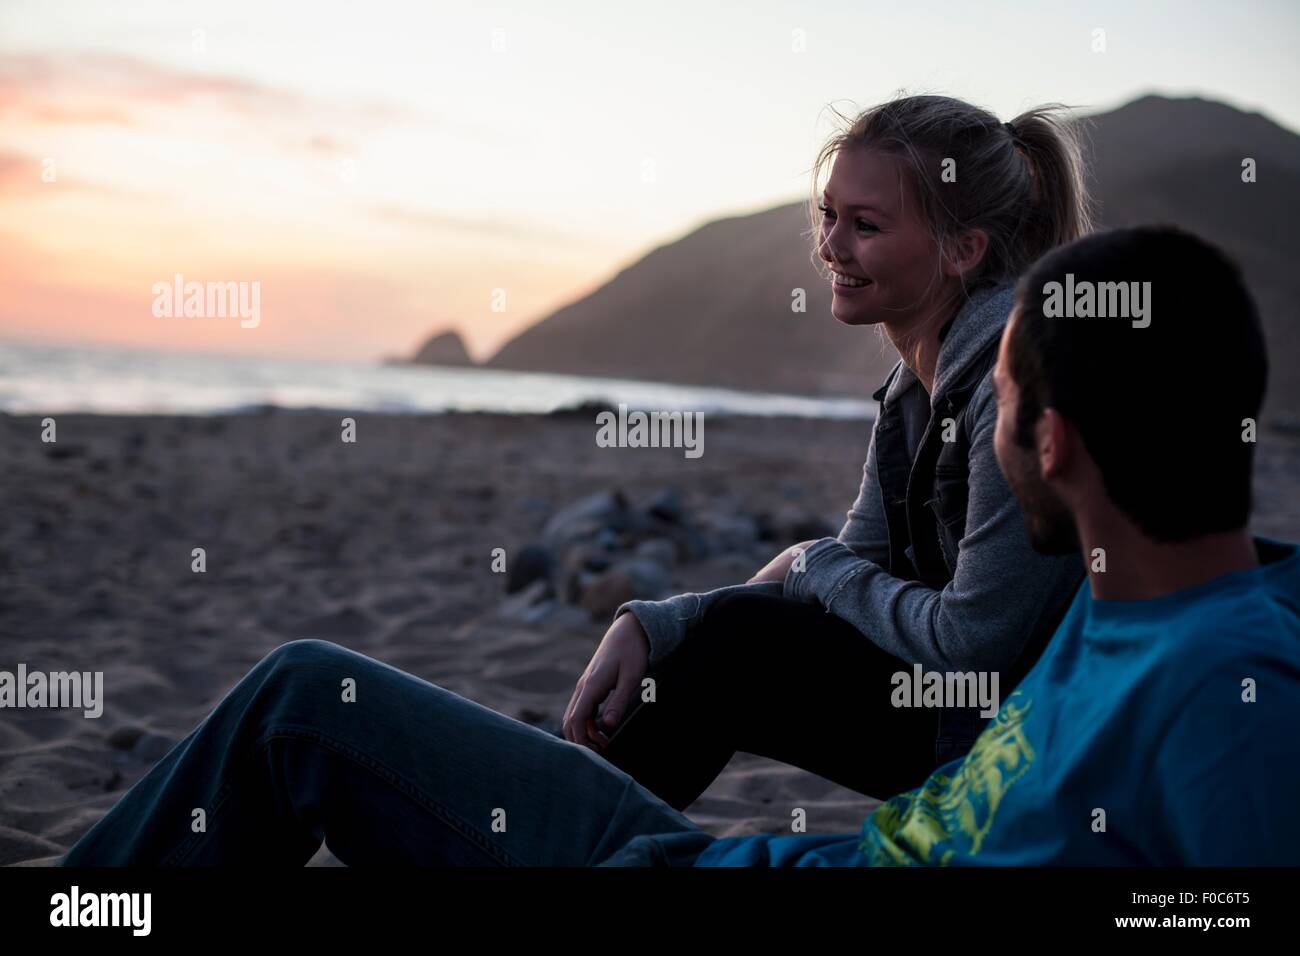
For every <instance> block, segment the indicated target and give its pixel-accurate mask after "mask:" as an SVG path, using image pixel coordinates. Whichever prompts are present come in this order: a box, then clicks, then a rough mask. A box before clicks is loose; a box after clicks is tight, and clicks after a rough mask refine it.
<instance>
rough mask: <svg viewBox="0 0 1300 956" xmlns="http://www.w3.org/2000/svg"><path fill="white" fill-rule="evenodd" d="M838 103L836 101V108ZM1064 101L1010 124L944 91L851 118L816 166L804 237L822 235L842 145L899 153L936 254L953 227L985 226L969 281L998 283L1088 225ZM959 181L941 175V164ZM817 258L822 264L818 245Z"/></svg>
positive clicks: (1077, 151) (1079, 161)
mask: <svg viewBox="0 0 1300 956" xmlns="http://www.w3.org/2000/svg"><path fill="white" fill-rule="evenodd" d="M832 109H833V110H834V108H833V107H832ZM1067 109H1068V108H1067V107H1065V106H1062V105H1060V104H1055V103H1053V104H1048V105H1044V106H1037V107H1034V108H1033V109H1031V110H1028V111H1026V112H1024V113H1021V114H1020V115H1019V116H1017V117H1016V118H1015V119H1014V120H1012V121H1011V122H1010V123H1006V124H1004V123H1002V122H1001V121H1000V120H999V119H998V118H997V117H996V116H994V115H993V114H992V113H990V112H988V111H987V110H984V109H981V108H979V107H978V106H972V105H971V104H970V103H966V102H963V101H962V100H958V99H953V98H952V97H947V96H929V95H927V96H902V97H899V98H897V99H893V100H890V101H889V102H887V103H881V104H880V105H878V106H873V107H871V108H870V109H868V110H865V111H864V112H862V113H860V114H859V115H858V116H857V117H856V118H854V119H852V120H849V118H848V117H845V116H844V115H843V114H841V113H840V112H839V111H838V110H834V112H835V114H836V116H837V117H839V119H840V120H841V121H842V126H841V129H840V130H839V131H838V132H836V133H835V134H834V135H833V136H832V137H831V138H830V139H829V140H828V141H827V142H826V144H825V145H824V146H823V147H822V148H821V151H820V152H819V153H818V154H817V160H816V162H815V163H814V165H813V171H812V172H813V175H812V188H813V195H812V203H811V204H810V209H809V212H810V216H811V221H812V228H811V233H810V235H811V236H812V237H813V240H814V243H818V242H819V241H820V227H821V214H820V212H819V211H818V209H817V206H818V204H819V203H820V201H821V199H820V189H819V186H818V183H819V180H820V178H821V175H822V173H823V171H824V170H825V169H826V168H827V166H828V164H829V163H830V162H831V161H832V160H833V159H834V158H835V157H836V156H837V155H838V154H839V153H840V152H841V151H842V150H844V149H846V148H850V147H857V146H863V147H867V148H869V149H875V150H881V151H883V152H885V153H888V154H891V155H893V156H895V157H897V158H898V159H899V160H901V162H902V165H903V168H904V169H906V170H907V171H908V172H909V173H910V176H909V178H910V180H911V183H910V185H911V187H912V190H911V192H912V194H914V195H915V196H916V197H917V199H918V200H919V202H920V205H921V209H922V213H923V215H924V218H925V220H926V221H927V222H928V223H929V224H930V228H931V230H932V233H933V236H934V239H935V242H936V243H937V245H938V248H939V250H940V252H941V254H942V253H943V252H944V251H945V250H946V249H947V248H949V244H950V242H951V241H952V239H953V238H955V237H956V236H957V235H958V234H960V233H962V232H965V231H967V230H970V229H981V230H983V231H984V232H985V234H987V236H988V248H987V249H986V251H985V253H984V258H983V260H982V261H981V262H980V265H979V266H978V267H977V268H976V270H975V272H974V273H973V274H972V275H969V276H965V277H964V282H965V284H966V285H967V286H970V285H976V284H980V283H983V282H1001V281H1005V280H1007V279H1012V278H1014V277H1015V276H1018V275H1019V274H1020V273H1021V272H1023V271H1024V270H1025V269H1026V268H1027V267H1028V266H1029V264H1030V263H1032V262H1033V261H1034V260H1035V259H1037V258H1038V257H1039V256H1041V255H1043V254H1044V253H1045V252H1047V251H1048V250H1050V249H1053V248H1055V247H1056V246H1059V245H1063V244H1065V243H1067V242H1071V241H1073V240H1075V239H1077V238H1079V237H1080V236H1083V235H1086V234H1087V233H1089V232H1091V231H1092V230H1093V213H1092V204H1091V199H1090V197H1089V192H1088V185H1087V182H1086V177H1085V173H1084V162H1083V156H1082V150H1081V148H1080V141H1079V133H1078V126H1077V122H1076V121H1074V120H1072V119H1071V118H1070V117H1069V116H1068V115H1065V114H1066V113H1067ZM948 159H951V160H953V161H954V163H955V165H952V166H951V168H952V169H953V171H954V172H955V174H956V176H955V179H954V180H953V181H951V182H944V181H943V178H942V177H943V172H944V168H945V166H947V165H949V164H946V163H945V162H944V161H945V160H948ZM813 261H814V263H817V264H820V258H819V257H818V256H817V254H816V245H814V256H813Z"/></svg>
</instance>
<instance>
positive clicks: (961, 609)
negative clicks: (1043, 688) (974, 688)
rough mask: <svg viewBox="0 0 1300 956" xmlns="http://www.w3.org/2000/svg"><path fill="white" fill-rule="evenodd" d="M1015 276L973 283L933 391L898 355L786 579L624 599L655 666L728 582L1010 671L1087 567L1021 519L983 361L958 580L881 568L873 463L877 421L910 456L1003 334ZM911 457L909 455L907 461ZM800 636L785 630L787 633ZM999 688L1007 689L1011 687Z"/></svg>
mask: <svg viewBox="0 0 1300 956" xmlns="http://www.w3.org/2000/svg"><path fill="white" fill-rule="evenodd" d="M1012 299H1013V291H1012V286H1011V284H1010V283H1003V284H1001V285H998V286H990V287H985V288H983V289H979V290H977V291H974V292H972V293H971V296H970V298H969V299H968V301H967V302H966V303H965V305H963V307H962V308H961V310H960V311H959V312H958V314H957V316H956V318H955V319H954V321H953V322H952V323H951V324H950V326H949V328H948V331H947V334H946V335H945V336H944V337H943V341H942V344H941V345H940V349H939V356H938V361H937V363H936V367H935V379H934V382H935V388H934V396H933V398H932V397H931V396H930V395H928V394H927V393H926V391H925V388H924V386H923V385H922V384H921V382H920V380H919V379H917V377H916V375H915V374H913V373H912V371H911V370H910V369H908V368H907V367H906V366H904V365H902V364H901V363H900V367H896V368H895V372H894V373H893V374H892V375H891V380H890V383H889V387H888V390H887V391H886V392H885V394H884V396H883V400H882V403H881V409H880V414H879V415H878V416H877V419H876V424H875V426H874V427H873V429H872V437H871V441H870V442H869V444H868V447H867V459H866V463H865V464H864V465H863V469H862V485H861V488H860V490H859V492H858V496H857V499H856V500H855V501H854V502H853V506H852V507H851V508H850V509H849V510H848V513H847V516H848V520H847V522H846V523H845V524H844V527H843V529H842V530H841V531H840V533H839V535H838V536H837V537H834V538H822V539H820V540H818V541H817V542H815V543H813V544H812V545H810V546H809V547H808V548H807V549H806V551H805V554H804V564H805V567H804V570H802V571H799V570H795V569H794V568H792V569H791V571H790V573H789V574H787V575H786V578H785V581H784V582H763V583H759V584H736V585H730V586H727V587H722V588H716V589H714V590H712V591H707V592H704V593H689V594H679V595H677V596H676V597H672V598H668V599H666V600H662V601H639V600H638V601H628V602H626V603H624V604H622V605H620V606H619V608H618V609H617V611H616V612H615V614H614V617H615V618H617V617H618V616H619V615H620V614H623V613H625V612H631V613H632V614H635V615H636V617H637V620H638V621H639V622H640V624H641V627H642V628H643V629H644V630H645V632H646V635H647V637H648V638H649V641H650V661H649V663H650V666H651V667H652V668H653V667H657V666H658V665H660V664H661V663H662V662H663V661H664V660H665V659H666V658H667V657H668V656H669V655H670V654H671V653H672V652H673V651H674V650H675V649H676V648H677V647H678V646H679V645H680V644H681V642H682V640H683V638H684V637H685V636H686V634H687V632H688V630H689V629H690V628H691V627H692V626H693V625H695V624H697V623H698V622H699V621H700V620H701V619H702V618H703V617H704V615H705V614H706V612H707V611H708V609H709V607H710V605H712V604H713V603H714V601H716V600H717V599H718V598H719V597H721V596H723V595H725V594H731V593H735V592H752V593H755V594H769V595H784V596H785V597H787V598H793V599H796V600H801V601H809V602H817V603H819V604H820V605H821V606H822V607H824V608H825V609H826V611H827V612H828V613H830V614H834V615H835V616H837V617H839V618H842V619H843V620H845V621H847V622H848V623H849V624H851V625H853V627H854V628H855V629H856V630H858V631H859V632H860V633H861V634H862V635H863V636H864V638H865V639H866V640H870V641H872V642H874V643H875V644H876V645H878V646H879V647H880V648H882V649H883V650H885V651H887V652H888V653H890V654H893V655H894V656H895V657H898V658H900V659H901V660H903V661H906V662H909V663H912V662H915V663H919V664H921V665H922V666H923V667H924V668H926V669H927V670H937V671H948V672H951V671H961V672H965V671H1006V670H1008V669H1009V668H1010V667H1011V665H1012V664H1013V662H1014V661H1015V660H1016V658H1017V657H1018V656H1019V654H1020V651H1021V649H1022V648H1023V647H1024V645H1025V643H1026V642H1027V640H1028V639H1029V636H1030V635H1031V633H1033V632H1034V630H1035V629H1036V626H1037V624H1038V622H1039V619H1040V618H1042V617H1043V616H1044V615H1049V614H1055V613H1057V611H1058V610H1059V609H1060V608H1061V607H1063V606H1064V605H1065V603H1066V602H1067V601H1068V599H1069V598H1070V597H1071V596H1072V595H1073V593H1074V591H1075V589H1076V588H1077V587H1078V584H1079V582H1080V580H1081V578H1082V574H1083V565H1082V562H1081V559H1080V558H1079V556H1078V555H1077V554H1072V555H1069V556H1066V557H1045V556H1043V555H1040V554H1038V553H1036V552H1035V551H1034V550H1033V549H1032V548H1031V547H1030V545H1029V539H1028V536H1027V534H1026V531H1025V527H1024V518H1023V516H1022V514H1021V512H1020V507H1019V505H1018V504H1017V502H1016V499H1015V497H1014V495H1012V493H1011V489H1010V488H1008V487H1007V484H1006V480H1005V479H1004V478H1003V476H1002V472H1001V470H1000V469H999V467H998V463H997V460H996V458H995V457H994V452H993V431H994V426H995V425H996V423H997V402H996V399H995V397H994V393H993V376H992V372H991V371H990V372H989V373H988V374H986V375H985V376H984V377H983V379H982V380H981V381H980V383H979V385H978V387H977V388H976V390H975V392H974V393H973V395H972V396H971V398H970V402H969V404H968V406H967V418H968V420H969V421H970V422H971V423H972V432H971V435H972V440H971V449H970V458H969V471H970V477H969V499H968V504H967V509H966V527H965V534H964V535H963V536H962V538H961V542H960V546H959V549H960V550H959V556H958V560H957V567H956V571H955V574H954V576H953V579H952V580H951V581H950V582H948V583H947V584H946V585H945V586H944V587H943V589H942V590H934V589H933V588H931V587H928V586H926V585H925V584H923V583H921V582H919V581H913V580H904V579H901V578H897V577H893V576H891V575H890V574H889V573H887V572H886V571H885V567H886V566H887V564H888V560H889V538H888V529H887V527H886V523H885V512H884V507H883V503H882V501H881V488H880V483H879V480H878V478H877V473H876V440H875V437H876V429H878V428H879V427H880V425H881V422H882V421H885V420H886V419H887V418H889V419H891V420H894V421H898V422H901V425H902V428H903V432H904V436H905V439H906V446H907V449H908V454H909V456H915V454H916V450H917V446H918V445H919V443H920V441H921V437H922V435H923V434H924V432H925V429H926V426H927V424H928V423H929V420H930V417H931V412H932V407H933V406H934V405H936V404H937V403H938V401H939V400H940V399H941V398H942V397H943V396H944V394H945V389H946V388H947V387H948V386H950V385H952V384H953V383H954V381H956V380H958V379H959V378H960V376H961V372H962V371H963V370H964V369H965V368H966V367H967V366H968V365H970V364H971V363H973V362H974V361H975V360H976V359H978V357H979V356H980V354H981V352H982V351H983V349H984V347H985V346H987V345H988V344H989V343H990V342H991V341H992V340H993V339H995V338H997V337H998V336H999V335H1001V333H1002V328H1003V326H1004V325H1005V324H1006V321H1007V317H1008V315H1009V313H1010V311H1011V306H1012ZM909 464H910V463H909ZM795 637H797V635H791V639H794V638H795ZM1004 690H1006V691H1009V690H1010V688H1005V689H1004Z"/></svg>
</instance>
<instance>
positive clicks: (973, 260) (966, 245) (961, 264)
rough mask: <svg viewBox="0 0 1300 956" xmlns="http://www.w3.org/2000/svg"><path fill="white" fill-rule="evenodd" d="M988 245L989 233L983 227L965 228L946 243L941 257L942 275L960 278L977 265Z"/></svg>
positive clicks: (982, 259)
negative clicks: (944, 252)
mask: <svg viewBox="0 0 1300 956" xmlns="http://www.w3.org/2000/svg"><path fill="white" fill-rule="evenodd" d="M988 247H989V234H988V233H987V232H985V231H984V230H983V229H967V230H966V231H965V232H963V233H960V234H958V235H957V236H955V237H954V238H953V239H951V240H950V241H949V242H948V244H947V249H946V252H947V254H946V255H945V256H944V257H943V272H944V275H947V276H952V277H953V278H954V279H957V278H961V277H962V276H964V275H966V274H967V273H969V272H972V271H974V270H975V269H976V268H978V267H979V264H980V263H981V262H983V261H984V253H985V251H986V250H987V249H988Z"/></svg>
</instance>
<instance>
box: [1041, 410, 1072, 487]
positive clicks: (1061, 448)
mask: <svg viewBox="0 0 1300 956" xmlns="http://www.w3.org/2000/svg"><path fill="white" fill-rule="evenodd" d="M1074 437H1075V435H1074V433H1073V430H1072V429H1071V427H1070V424H1069V423H1068V422H1067V421H1066V420H1065V417H1064V416H1063V415H1062V414H1061V413H1060V412H1058V411H1057V410H1056V409H1055V408H1051V407H1048V408H1045V409H1043V414H1042V415H1041V416H1040V417H1039V419H1038V426H1037V428H1035V429H1034V439H1035V441H1036V443H1037V446H1038V469H1039V471H1040V473H1041V474H1042V476H1043V480H1044V481H1053V480H1055V479H1059V478H1061V477H1063V476H1064V475H1065V473H1066V472H1068V471H1069V470H1070V464H1071V462H1072V461H1073V458H1074V449H1073V447H1072V444H1071V442H1072V441H1073V439H1074Z"/></svg>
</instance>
